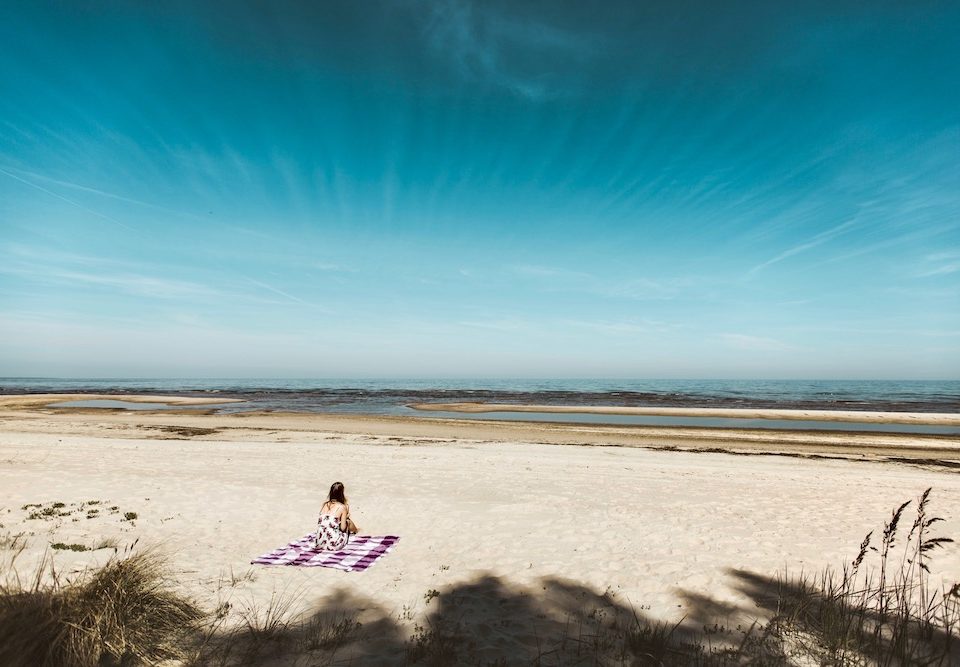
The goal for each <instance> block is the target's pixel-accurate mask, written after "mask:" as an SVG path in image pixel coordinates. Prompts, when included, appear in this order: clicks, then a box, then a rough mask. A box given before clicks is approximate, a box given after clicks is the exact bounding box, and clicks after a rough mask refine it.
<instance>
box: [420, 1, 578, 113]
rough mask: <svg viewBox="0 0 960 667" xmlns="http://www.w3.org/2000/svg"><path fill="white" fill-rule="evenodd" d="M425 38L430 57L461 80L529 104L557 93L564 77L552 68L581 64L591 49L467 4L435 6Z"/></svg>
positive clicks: (570, 36)
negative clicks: (559, 64)
mask: <svg viewBox="0 0 960 667" xmlns="http://www.w3.org/2000/svg"><path fill="white" fill-rule="evenodd" d="M426 35H427V39H428V43H429V44H430V46H431V48H432V49H433V50H434V52H435V53H436V54H437V55H438V56H442V57H443V58H444V59H445V60H448V61H452V62H453V63H454V65H455V66H456V67H457V69H458V71H459V74H460V75H461V76H463V77H464V78H468V79H474V80H481V81H484V82H488V83H492V84H494V85H496V86H499V87H501V88H505V89H507V90H510V91H512V92H514V93H516V94H518V95H520V96H522V97H525V98H528V99H531V100H540V99H543V98H547V97H551V96H555V95H558V94H560V93H561V88H560V82H561V81H563V80H564V75H565V74H566V72H561V71H557V65H556V63H557V62H566V61H569V60H570V59H571V58H573V59H581V58H583V57H585V56H586V55H589V51H590V49H591V48H592V47H591V41H590V40H589V39H588V38H586V37H585V36H583V35H579V34H574V33H572V32H569V31H565V30H561V29H559V28H556V27H553V26H551V25H548V24H546V23H542V22H536V23H534V22H531V21H523V20H519V19H516V18H513V17H510V16H507V15H505V14H502V13H500V12H497V11H495V10H494V9H493V8H491V7H490V6H489V5H486V4H485V3H473V2H469V1H468V0H446V1H445V2H436V3H433V4H432V5H431V16H430V21H429V23H428V25H427V27H426ZM531 62H534V63H539V64H540V65H539V66H538V67H534V66H531ZM547 63H550V65H549V66H548V65H547Z"/></svg>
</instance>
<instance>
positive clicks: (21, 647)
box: [0, 552, 203, 667]
mask: <svg viewBox="0 0 960 667" xmlns="http://www.w3.org/2000/svg"><path fill="white" fill-rule="evenodd" d="M48 569H49V577H45V576H44V575H45V572H46V571H47V570H48ZM202 616H203V614H202V612H201V611H200V609H199V608H198V607H197V606H196V605H195V604H194V603H193V602H192V601H190V600H188V599H186V598H184V597H183V596H181V595H180V594H178V593H176V592H175V591H174V590H173V589H172V587H171V586H170V584H169V581H168V578H167V575H166V565H165V562H164V560H163V558H161V557H160V556H159V555H157V554H156V553H153V552H146V553H139V554H135V555H132V556H129V557H126V558H121V559H113V560H111V561H109V562H107V563H106V564H105V565H104V566H103V567H101V568H100V569H98V570H96V571H94V572H90V573H87V574H86V575H84V576H82V577H81V578H80V579H79V580H76V581H72V582H71V581H66V580H63V579H61V578H60V576H59V575H58V574H57V573H56V572H55V570H54V569H53V566H52V564H50V565H49V568H48V567H47V566H46V564H45V565H44V566H42V567H41V568H39V570H38V572H37V575H36V576H35V578H34V579H33V580H32V581H31V582H27V584H26V585H24V584H23V582H21V581H20V580H19V579H18V578H14V579H13V581H7V582H4V583H3V584H0V664H2V665H6V666H8V667H54V666H59V665H71V666H77V667H88V666H90V667H93V666H95V665H100V664H104V663H105V662H114V663H129V662H130V661H132V660H136V661H140V662H146V663H156V662H158V661H161V660H166V659H172V658H179V657H181V656H182V648H181V647H182V642H181V640H182V639H183V638H184V637H185V635H186V634H187V633H188V632H189V631H190V630H191V629H192V628H193V627H194V624H195V623H197V622H198V621H199V620H200V619H201V618H202Z"/></svg>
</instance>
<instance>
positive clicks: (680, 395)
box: [0, 378, 960, 417]
mask: <svg viewBox="0 0 960 667" xmlns="http://www.w3.org/2000/svg"><path fill="white" fill-rule="evenodd" d="M24 393H96V394H113V395H123V394H143V393H150V394H168V395H186V396H204V397H210V396H211V395H217V396H223V397H229V398H239V399H243V400H244V401H246V402H245V403H242V404H228V405H225V406H223V407H222V408H219V410H220V411H222V412H236V411H248V410H277V411H279V410H284V411H295V412H341V413H360V414H377V415H412V414H419V415H423V414H424V413H422V412H418V411H414V410H412V409H410V408H408V407H407V405H408V404H411V403H431V402H443V403H445V402H454V401H478V402H487V403H521V404H536V405H614V406H650V407H681V408H682V407H716V408H783V409H815V410H878V411H902V412H960V380H620V379H546V380H531V379H497V380H490V379H468V378H466V379H434V380H431V379H408V380H405V379H356V380H351V379H224V378H206V379H193V378H162V379H160V378H0V394H24ZM461 417H462V415H461Z"/></svg>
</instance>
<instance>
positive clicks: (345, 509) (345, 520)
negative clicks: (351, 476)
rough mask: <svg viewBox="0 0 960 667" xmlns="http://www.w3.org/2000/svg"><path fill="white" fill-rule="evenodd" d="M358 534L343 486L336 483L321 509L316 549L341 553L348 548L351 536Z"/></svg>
mask: <svg viewBox="0 0 960 667" xmlns="http://www.w3.org/2000/svg"><path fill="white" fill-rule="evenodd" d="M356 532H357V526H356V524H354V523H353V521H352V520H351V519H350V505H348V504H347V497H346V496H345V495H344V493H343V484H342V483H341V482H334V483H333V485H332V486H331V487H330V493H329V494H328V495H327V502H325V503H324V504H323V506H322V507H321V508H320V518H319V519H318V520H317V539H316V548H317V549H319V550H321V551H339V550H340V549H343V548H344V547H345V546H347V541H348V540H349V539H350V534H351V533H356Z"/></svg>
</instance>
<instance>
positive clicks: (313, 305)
mask: <svg viewBox="0 0 960 667" xmlns="http://www.w3.org/2000/svg"><path fill="white" fill-rule="evenodd" d="M245 278H246V280H247V282H249V283H251V284H253V285H256V286H257V287H260V288H262V289H265V290H267V291H268V292H273V293H274V294H279V295H280V296H282V297H284V298H286V299H289V300H290V301H293V302H294V303H299V304H303V305H304V306H310V307H311V308H319V309H320V310H323V311H325V312H330V311H329V310H327V309H326V308H324V307H323V306H320V305H318V304H316V303H313V302H312V301H307V300H306V299H301V298H300V297H298V296H295V295H293V294H290V293H289V292H285V291H283V290H282V289H279V288H277V287H274V286H273V285H269V284H267V283H265V282H263V281H261V280H255V279H253V278H250V277H249V276H245Z"/></svg>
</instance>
